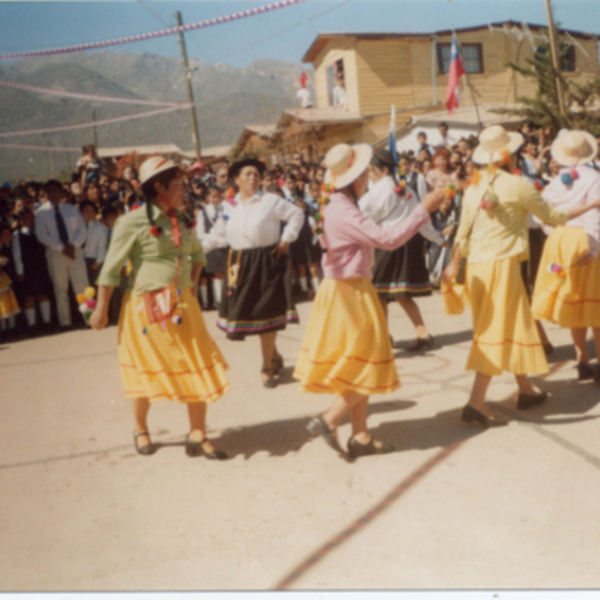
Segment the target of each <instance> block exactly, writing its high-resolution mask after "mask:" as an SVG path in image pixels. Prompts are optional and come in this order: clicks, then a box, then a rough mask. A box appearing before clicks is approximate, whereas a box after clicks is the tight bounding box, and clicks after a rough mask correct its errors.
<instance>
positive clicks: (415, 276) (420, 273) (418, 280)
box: [373, 233, 432, 302]
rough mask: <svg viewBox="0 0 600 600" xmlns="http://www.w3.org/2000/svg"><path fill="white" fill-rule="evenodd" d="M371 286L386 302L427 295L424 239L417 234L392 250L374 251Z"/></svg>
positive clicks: (428, 283)
mask: <svg viewBox="0 0 600 600" xmlns="http://www.w3.org/2000/svg"><path fill="white" fill-rule="evenodd" d="M373 287H374V288H375V291H376V292H377V295H378V296H379V297H382V298H386V299H387V300H388V302H391V301H393V300H396V299H397V298H412V297H415V296H430V295H431V292H432V286H431V282H430V281H429V272H428V271H427V265H426V264H425V252H424V238H423V237H422V236H421V235H420V234H419V233H417V235H415V236H414V237H413V238H411V239H410V240H409V241H408V242H407V243H406V244H404V245H403V246H400V248H396V250H392V251H387V250H375V266H374V267H373Z"/></svg>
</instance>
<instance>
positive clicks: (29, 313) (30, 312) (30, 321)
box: [25, 308, 35, 327]
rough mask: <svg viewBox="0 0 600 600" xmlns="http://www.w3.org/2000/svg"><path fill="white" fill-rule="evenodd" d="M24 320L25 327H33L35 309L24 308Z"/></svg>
mask: <svg viewBox="0 0 600 600" xmlns="http://www.w3.org/2000/svg"><path fill="white" fill-rule="evenodd" d="M25 318H26V319H27V325H29V327H34V326H35V308H26V309H25Z"/></svg>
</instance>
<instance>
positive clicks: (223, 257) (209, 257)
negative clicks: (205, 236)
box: [204, 248, 229, 275]
mask: <svg viewBox="0 0 600 600" xmlns="http://www.w3.org/2000/svg"><path fill="white" fill-rule="evenodd" d="M228 255H229V250H228V249H227V248H215V249H214V250H211V251H210V252H207V253H206V267H204V269H205V271H206V273H208V274H209V275H210V274H211V273H225V271H227V256H228Z"/></svg>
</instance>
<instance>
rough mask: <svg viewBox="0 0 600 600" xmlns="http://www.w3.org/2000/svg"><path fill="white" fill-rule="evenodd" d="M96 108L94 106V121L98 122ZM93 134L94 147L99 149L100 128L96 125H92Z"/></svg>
mask: <svg viewBox="0 0 600 600" xmlns="http://www.w3.org/2000/svg"><path fill="white" fill-rule="evenodd" d="M96 120H97V119H96V109H95V108H92V121H93V122H94V123H96ZM92 136H93V140H94V148H96V150H98V129H97V127H96V125H95V124H94V125H92Z"/></svg>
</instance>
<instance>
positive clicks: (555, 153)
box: [550, 131, 598, 167]
mask: <svg viewBox="0 0 600 600" xmlns="http://www.w3.org/2000/svg"><path fill="white" fill-rule="evenodd" d="M581 133H583V135H584V136H585V139H586V140H587V142H588V144H589V145H590V148H591V150H590V152H589V154H587V155H585V156H580V157H578V158H573V157H572V156H568V155H567V154H566V153H565V152H564V151H563V149H562V148H561V147H560V137H561V136H560V135H559V136H558V137H557V138H556V139H555V140H554V142H553V143H552V147H551V148H550V154H551V155H552V158H553V159H554V160H555V161H556V162H557V163H558V164H559V165H562V166H563V167H579V166H581V165H587V163H589V162H590V161H592V160H593V159H594V158H595V157H596V155H597V154H598V142H597V141H596V138H595V137H594V136H593V135H592V134H591V133H588V132H587V131H582V132H581Z"/></svg>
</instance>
